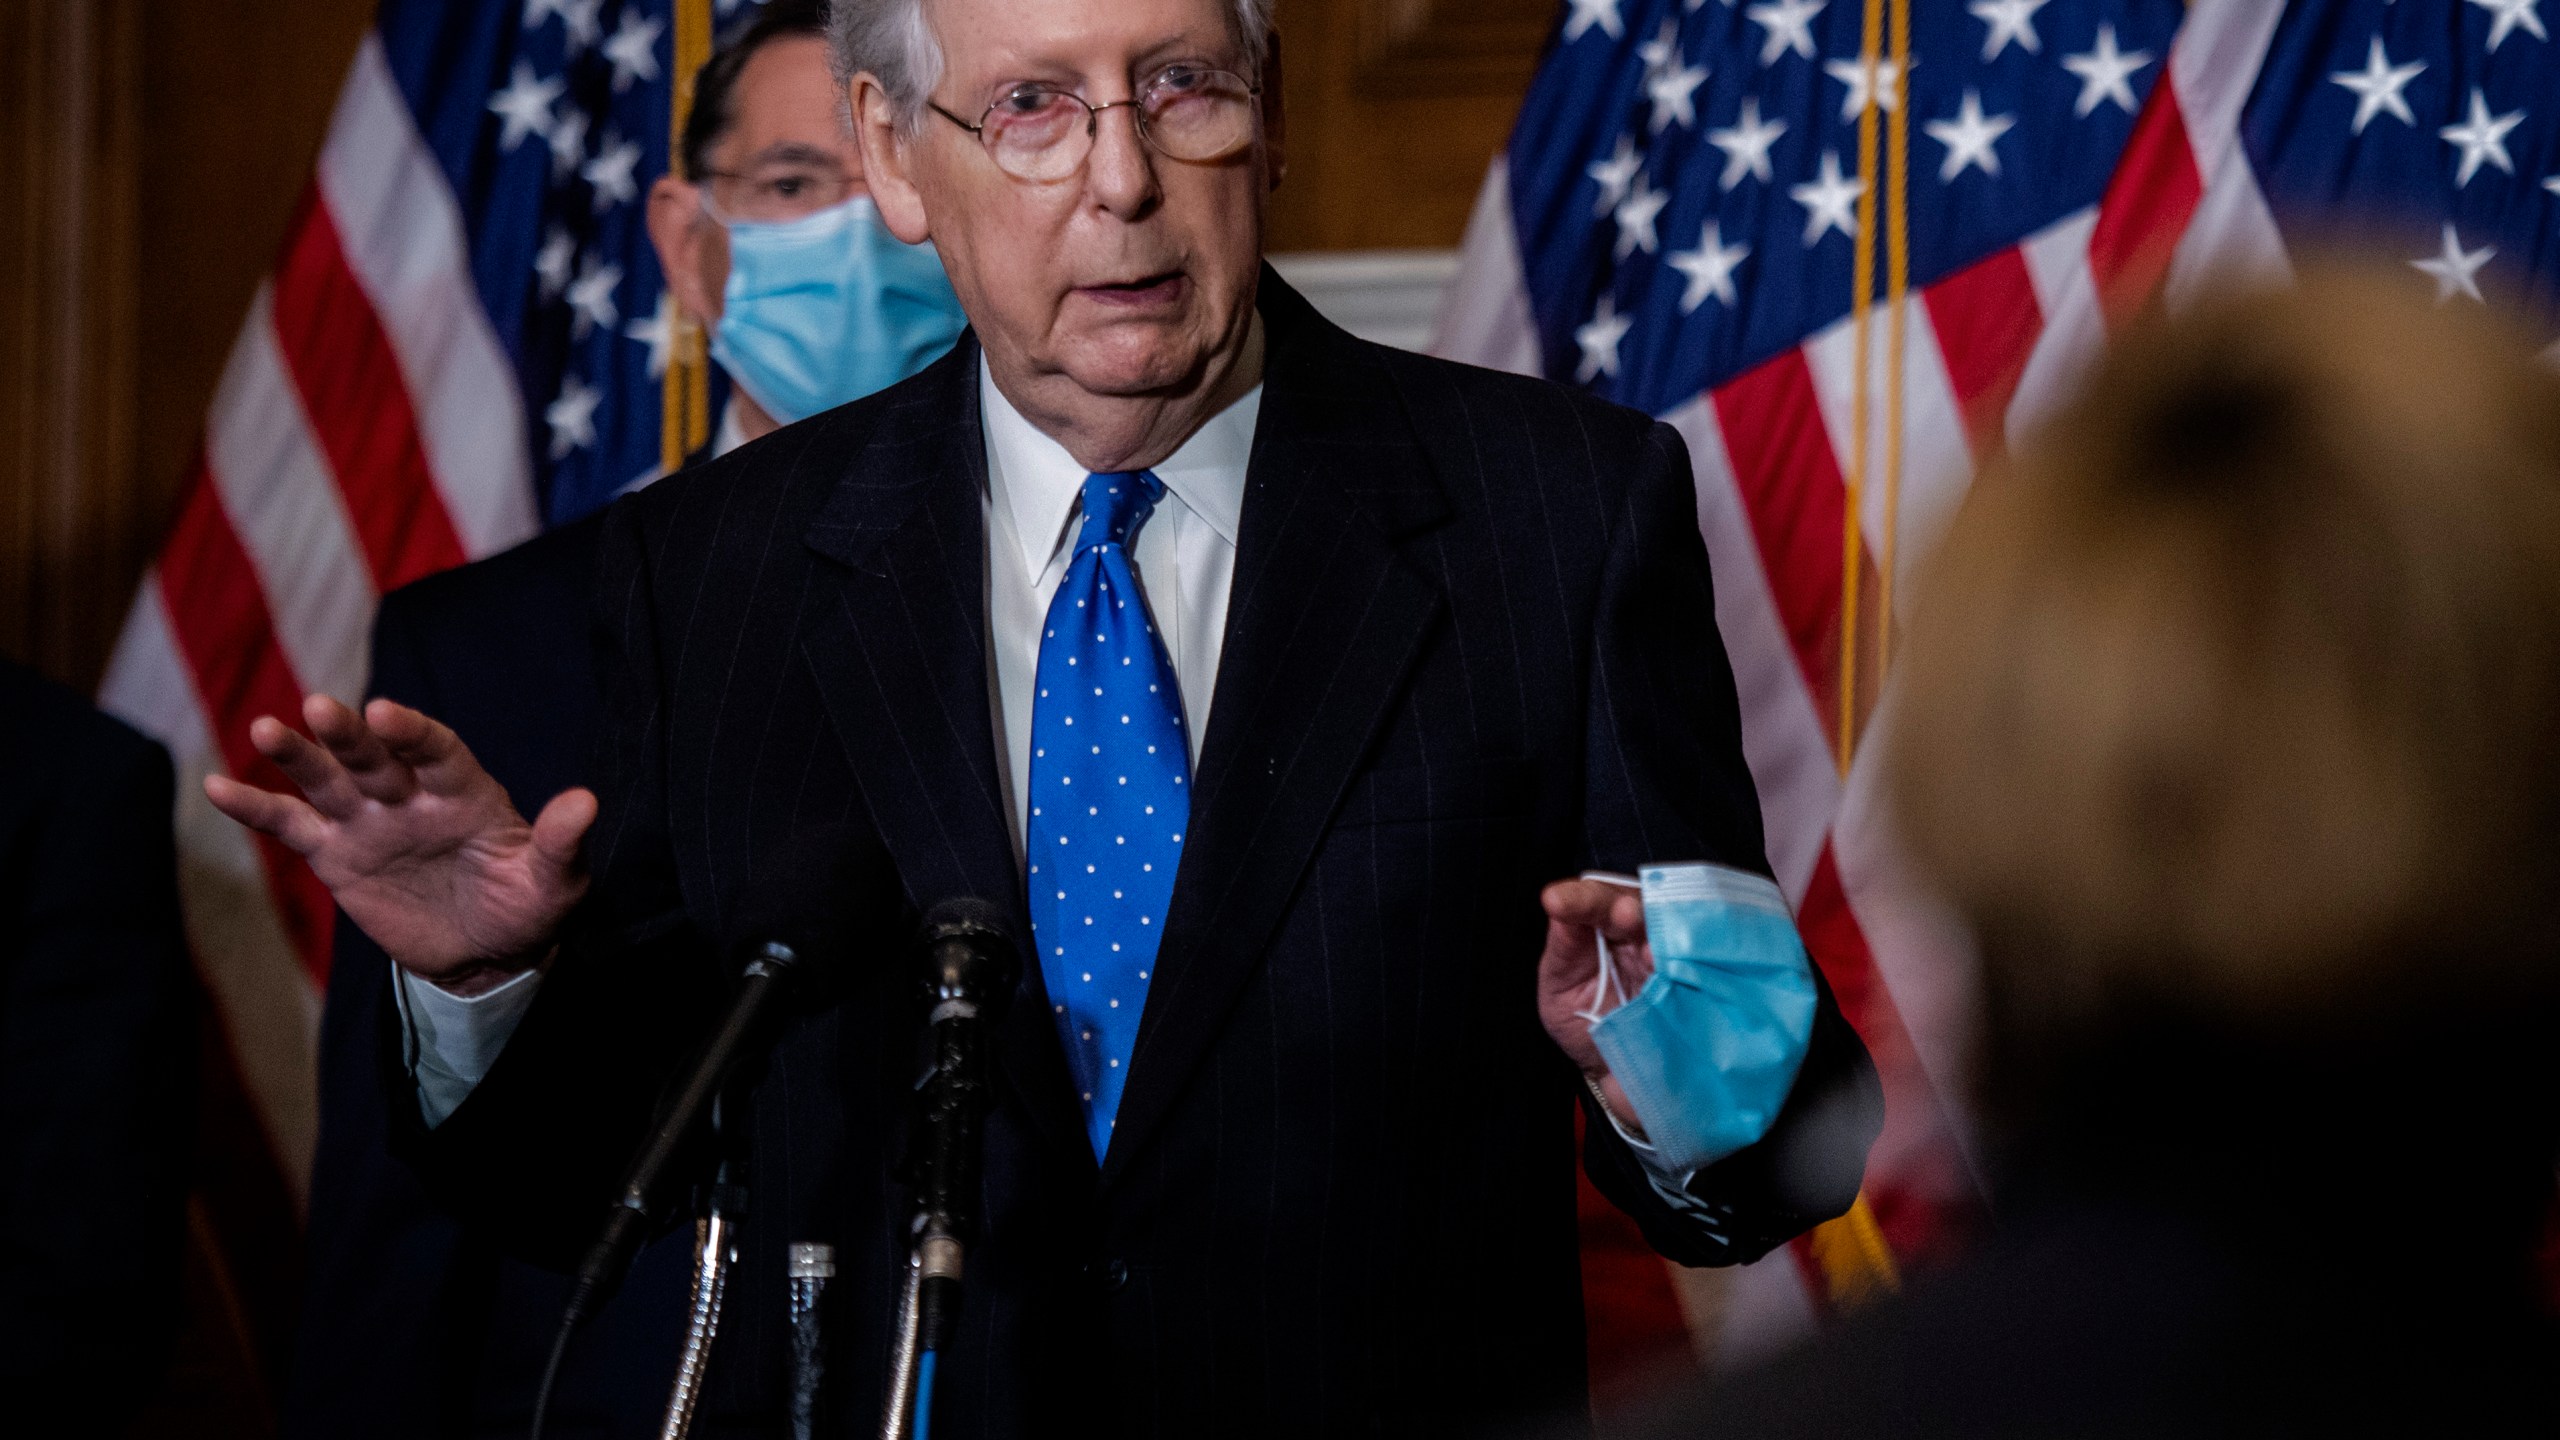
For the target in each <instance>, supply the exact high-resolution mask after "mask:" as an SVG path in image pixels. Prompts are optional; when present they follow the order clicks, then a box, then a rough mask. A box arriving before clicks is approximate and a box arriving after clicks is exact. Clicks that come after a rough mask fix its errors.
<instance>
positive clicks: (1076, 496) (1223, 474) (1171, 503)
mask: <svg viewBox="0 0 2560 1440" xmlns="http://www.w3.org/2000/svg"><path fill="white" fill-rule="evenodd" d="M978 400H979V406H978V414H979V423H980V428H981V431H982V433H983V434H984V435H985V437H986V451H987V489H986V493H985V495H984V496H983V497H982V504H983V506H984V513H985V517H986V536H987V566H986V576H987V638H988V647H987V648H988V651H989V654H990V656H991V659H992V664H991V666H990V669H991V670H992V671H993V675H992V680H993V691H994V693H993V695H992V697H991V703H992V704H993V706H994V711H995V730H996V734H998V735H999V736H1001V737H1003V741H1004V743H1003V745H1002V746H1001V747H1000V753H999V754H998V756H997V764H998V768H999V770H1000V771H1001V772H1002V773H1001V775H1000V777H999V778H1000V780H1001V783H1002V784H1003V786H1004V791H1005V798H1006V801H1007V804H1006V807H1005V813H1006V815H1007V816H1008V817H1009V818H1010V819H1011V820H1012V822H1013V846H1014V854H1015V857H1016V858H1017V859H1019V858H1020V856H1021V853H1022V836H1023V831H1024V829H1025V827H1026V826H1027V824H1028V822H1029V819H1030V804H1031V802H1030V800H1029V798H1028V796H1027V795H1026V794H1025V792H1024V789H1023V784H1022V777H1024V776H1025V775H1027V774H1028V773H1029V772H1030V768H1031V701H1032V696H1033V694H1034V692H1035V691H1036V690H1037V689H1038V686H1039V674H1040V636H1041V633H1042V631H1043V629H1044V628H1045V627H1046V625H1047V622H1048V615H1049V600H1050V597H1051V596H1054V595H1056V594H1057V593H1058V584H1059V582H1060V581H1061V580H1063V579H1065V578H1066V573H1067V561H1068V560H1069V559H1071V558H1073V548H1072V547H1073V545H1074V543H1075V535H1076V530H1077V528H1078V526H1079V525H1080V524H1081V523H1082V521H1083V517H1084V479H1085V475H1086V473H1087V472H1086V470H1085V468H1084V466H1082V465H1081V464H1078V463H1077V461H1076V458H1075V457H1074V456H1072V455H1070V454H1068V453H1067V449H1066V447H1065V446H1063V445H1060V444H1059V443H1058V442H1057V441H1055V440H1053V439H1051V438H1049V436H1047V435H1046V434H1044V433H1042V432H1041V430H1040V429H1039V427H1037V426H1035V425H1033V424H1032V423H1031V422H1030V421H1029V420H1027V419H1025V418H1023V415H1022V412H1021V411H1019V410H1016V409H1014V408H1013V404H1012V402H1011V401H1009V400H1007V399H1005V398H1004V393H1003V392H1002V391H1000V390H998V389H997V388H996V386H995V381H994V379H993V378H992V377H990V376H989V375H988V374H987V370H986V365H985V362H983V361H981V362H980V363H979V367H978ZM1261 413H1262V387H1261V386H1259V385H1257V386H1255V387H1254V388H1253V389H1252V390H1250V391H1248V392H1246V394H1245V395H1244V397H1243V398H1242V399H1239V400H1237V401H1236V402H1235V403H1234V404H1232V405H1229V406H1228V407H1227V408H1226V409H1224V410H1221V411H1219V412H1218V413H1217V414H1216V415H1214V416H1211V417H1210V419H1209V421H1208V423H1207V424H1204V425H1202V426H1201V427H1200V428H1199V429H1198V430H1196V431H1194V432H1193V433H1192V436H1191V438H1190V439H1188V440H1185V441H1184V442H1182V445H1181V447H1180V448H1179V449H1177V450H1175V451H1174V452H1173V454H1172V455H1171V456H1169V457H1167V458H1166V459H1165V460H1164V462H1163V463H1161V464H1159V465H1156V466H1154V467H1153V472H1154V474H1155V477H1156V478H1157V479H1159V480H1161V481H1163V482H1164V488H1165V494H1164V498H1163V499H1162V500H1160V501H1158V502H1157V503H1156V507H1155V510H1154V511H1153V513H1151V514H1150V515H1149V516H1148V517H1147V521H1146V523H1145V524H1144V525H1141V526H1140V527H1138V534H1137V543H1136V544H1135V545H1134V546H1132V547H1131V554H1130V556H1129V561H1130V565H1131V567H1132V568H1133V569H1134V570H1135V572H1136V574H1137V579H1138V588H1139V590H1140V592H1141V593H1142V594H1143V595H1144V597H1145V599H1146V603H1147V609H1148V610H1149V612H1150V613H1151V615H1152V617H1153V619H1154V620H1155V624H1156V631H1157V633H1158V634H1160V635H1161V636H1163V637H1164V643H1165V650H1166V653H1167V654H1168V655H1169V656H1170V657H1171V658H1172V661H1173V675H1174V681H1175V683H1176V684H1177V685H1178V686H1179V687H1180V688H1181V692H1182V714H1183V728H1184V729H1185V731H1186V732H1187V733H1188V739H1189V741H1190V745H1191V760H1192V763H1193V764H1194V765H1197V764H1198V763H1199V760H1200V737H1201V736H1202V735H1203V734H1205V733H1206V732H1207V730H1208V727H1209V700H1210V696H1211V692H1212V691H1214V690H1215V688H1216V686H1217V678H1218V654H1219V651H1220V650H1221V649H1222V648H1223V647H1224V645H1225V644H1226V635H1227V596H1228V593H1229V591H1230V590H1231V589H1232V588H1233V584H1234V581H1235V573H1236V524H1237V521H1238V519H1239V518H1240V517H1241V516H1242V515H1243V513H1244V480H1245V465H1246V462H1247V461H1248V460H1249V459H1250V458H1251V457H1252V454H1253V427H1254V424H1255V422H1256V420H1257V419H1258V418H1259V417H1260V415H1261ZM730 433H731V427H730V426H728V425H726V424H724V425H723V426H722V434H723V436H724V438H725V437H726V436H727V435H729V434H730ZM393 969H394V973H395V977H396V979H395V983H394V984H393V987H392V989H393V993H394V994H395V995H396V996H397V997H398V1000H399V1004H400V1009H401V1014H402V1015H403V1017H404V1018H405V1019H406V1021H407V1025H406V1032H407V1037H408V1039H407V1044H406V1047H405V1048H406V1050H407V1052H408V1053H407V1059H408V1062H409V1073H410V1074H411V1075H412V1076H414V1077H416V1080H417V1082H418V1098H419V1104H420V1109H421V1110H422V1112H423V1113H424V1115H425V1118H426V1122H427V1123H428V1124H429V1125H437V1124H441V1123H442V1122H443V1121H444V1118H445V1117H446V1116H448V1115H451V1114H452V1113H453V1112H454V1110H455V1109H456V1108H458V1107H459V1106H460V1105H461V1104H462V1102H463V1100H464V1099H465V1098H466V1097H468V1096H469V1095H470V1094H471V1091H472V1088H473V1087H475V1086H477V1085H478V1084H479V1083H480V1081H481V1079H482V1078H483V1077H484V1076H486V1075H487V1074H488V1073H489V1067H490V1066H492V1065H494V1064H496V1063H497V1059H498V1052H499V1051H500V1050H502V1049H504V1048H505V1046H506V1043H507V1038H508V1037H509V1036H510V1035H513V1034H514V1033H515V1028H516V1025H517V1023H518V1022H519V1021H521V1020H522V1019H523V1018H524V1013H525V1011H526V1010H527V1009H528V1008H530V1007H531V1005H532V1004H533V997H534V994H535V992H536V991H537V990H539V989H540V988H541V984H542V972H541V971H540V970H528V971H526V972H524V973H523V974H521V975H518V976H516V977H515V978H514V979H512V980H509V981H507V982H506V983H505V984H503V985H499V986H497V987H495V988H493V989H490V990H487V991H484V992H482V993H481V994H479V995H475V996H471V997H469V998H467V999H466V998H464V997H463V996H460V995H456V994H454V993H453V992H451V991H449V990H445V989H443V988H441V987H439V986H436V985H434V984H431V983H429V982H426V981H423V980H419V979H416V978H415V977H413V976H411V975H410V974H409V973H408V972H407V971H405V970H400V969H399V968H398V967H397V966H395V967H393Z"/></svg>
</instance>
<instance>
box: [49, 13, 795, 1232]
mask: <svg viewBox="0 0 2560 1440" xmlns="http://www.w3.org/2000/svg"><path fill="white" fill-rule="evenodd" d="M744 9H745V6H744V5H743V4H742V3H741V0H717V3H716V4H715V3H714V0H384V3H383V4H382V5H381V7H380V10H379V12H378V13H377V15H376V18H375V22H374V25H373V28H372V30H371V32H370V33H368V34H367V36H366V37H365V39H364V41H363V43H362V45H361V47H360V48H359V49H358V51H357V53H356V57H355V61H354V63H353V64H352V65H351V66H350V67H349V69H348V72H347V78H346V82H345V85H344V87H343V89H342V90H341V91H340V93H339V97H338V104H337V109H336V112H335V114H334V115H333V116H332V118H331V121H330V125H329V131H328V135H327V138H326V140H325V141H324V143H323V146H322V149H321V152H320V158H319V161H318V164H317V166H316V169H315V173H314V174H313V176H312V180H311V184H310V187H309V189H308V191H307V192H306V193H305V196H304V198H303V201H302V204H301V206H300V208H299V209H298V211H297V212H296V214H295V216H294V219H293V221H292V224H291V227H290V230H289V232H288V234H287V237H286V239H285V242H284V246H283V250H282V253H281V254H280V255H279V256H278V257H277V260H276V264H275V269H274V271H273V273H272V274H271V275H270V276H269V277H268V278H267V280H266V282H265V284H263V285H262V286H261V287H260V288H259V290H258V292H257V296H256V298H255V300H254V301H253V302H252V303H251V305H250V308H249V315H248V318H247V320H246V321H245V322H244V323H243V324H242V326H241V328H240V333H239V336H238V338H237V339H236V340H235V341H234V343H233V346H232V350H231V355H230V359H229V361H228V363H227V364H226V366H225V368H224V370H223V374H222V378H221V382H220V385H219V387H218V389H217V390H216V392H215V395H214V400H213V405H212V409H211V413H210V414H208V415H207V417H206V420H205V431H204V437H203V443H202V446H201V448H200V451H199V453H198V456H197V458H196V460H195V462H194V466H193V469H192V472H191V473H190V475H189V476H188V478H187V481H186V484H185V487H184V494H183V498H182V501H181V504H180V508H179V514H178V518H177V521H176V523H175V525H174V526H173V527H172V529H171V531H170V534H169V538H168V541H167V543H166V545H165V547H164V548H163V549H162V550H161V552H160V555H159V558H158V561H157V563H156V564H154V565H153V567H152V569H151V571H150V573H149V575H148V576H147V577H146V578H145V579H144V581H143V584H142V588H141V593H140V594H139V595H138V596H137V597H136V599H135V602H134V606H133V610H132V612H131V614H130V616H129V618H128V619H127V621H126V624H125V628H124V632H123V635H122V637H121V639H120V640H119V642H118V644H117V647H116V652H115V657H114V659H113V661H112V662H111V664H110V665H109V667H108V672H107V675H106V678H105V680H104V682H103V683H102V685H101V687H100V700H101V703H103V704H104V705H105V707H106V708H107V709H109V710H111V711H113V712H114V713H116V714H118V715H120V716H122V717H123V718H124V719H126V720H127V721H130V722H131V723H133V724H134V725H136V726H138V727H139V728H141V729H143V730H144V731H146V732H148V733H150V734H152V735H154V736H157V737H158V738H159V739H160V740H161V741H162V742H163V743H165V744H166V745H168V747H169V749H170V751H171V752H172V754H173V755H174V756H175V757H176V759H177V762H178V766H179V770H180V775H181V779H180V784H179V787H178V793H179V802H178V816H177V825H178V836H179V843H180V848H181V854H182V862H181V890H182V895H183V898H184V901H185V905H186V913H187V926H188V933H189V938H190V941H191V942H192V945H193V947H194V950H195V954H196V958H197V963H198V967H199V970H200V972H201V974H202V977H203V979H204V982H205V985H206V988H207V990H208V991H209V992H210V994H211V995H212V997H213V1000H214V1004H215V1008H216V1010H217V1012H218V1014H219V1016H220V1019H221V1022H222V1027H223V1031H224V1033H225V1036H226V1038H227V1039H228V1041H229V1049H230V1051H231V1058H232V1060H233V1062H234V1064H235V1065H236V1068H237V1071H238V1076H239V1079H240V1080H241V1082H242V1085H243V1087H244V1089H245V1091H246V1093H247V1096H248V1098H249V1100H250V1101H251V1103H252V1106H253V1107H254V1109H255V1111H256V1113H257V1118H258V1120H259V1122H260V1124H261V1126H262V1128H263V1130H264V1134H265V1139H266V1141H267V1143H268V1145H269V1146H270V1147H271V1149H272V1152H273V1154H272V1159H273V1161H274V1162H275V1165H276V1169H277V1171H278V1172H279V1173H280V1174H281V1176H282V1177H283V1178H284V1180H285V1182H286V1184H287V1186H288V1187H289V1189H290V1191H291V1193H293V1194H294V1195H296V1196H299V1194H300V1192H301V1189H302V1186H303V1185H304V1183H305V1179H306V1177H307V1176H308V1174H309V1170H310V1162H311V1154H312V1147H313V1143H314V1136H315V1131H316V1126H317V1118H316V1110H315V1084H314V1075H315V1053H316V1047H317V1034H318V1018H319V1005H320V995H321V987H322V985H323V983H324V981H325V979H326V977H327V974H328V968H329V944H330V928H331V921H332V914H333V912H332V909H331V906H330V901H329V896H328V894H327V892H326V891H325V890H323V889H322V888H321V887H320V885H319V883H318V882H317V880H315V879H314V878H313V876H312V875H311V873H310V871H309V870H308V869H307V868H306V867H305V866H304V865H303V864H302V862H301V861H300V860H299V859H298V858H297V857H295V856H294V855H293V854H292V853H291V852H290V851H287V850H285V849H283V848H282V847H281V846H278V845H275V844H273V843H271V842H266V841H264V840H263V839H262V838H257V837H252V836H251V834H250V833H249V832H248V831H245V830H243V829H241V828H240V827H239V826H236V825H234V824H232V823H231V822H230V821H228V820H226V819H224V818H222V817H221V816H220V815H218V814H217V813H215V812H214V810H213V809H212V807H211V806H210V805H208V804H207V803H206V802H205V800H204V799H203V796H202V792H201V789H200V784H199V782H200V780H201V777H202V776H203V775H204V774H205V773H207V772H209V771H219V772H221V773H225V774H229V775H234V776H239V777H242V778H244V779H248V780H251V781H253V782H256V783H260V784H265V785H269V786H276V787H280V786H281V784H282V779H283V777H282V776H281V775H279V774H277V773H275V772H274V770H273V767H271V766H269V765H268V764H267V762H265V761H264V760H262V759H260V758H259V757H258V756H257V754H256V753H255V752H254V751H253V750H251V749H250V747H249V740H248V726H249V722H250V720H251V719H252V718H254V717H256V716H258V715H261V714H271V715H276V716H279V717H287V718H290V717H294V716H296V715H298V714H299V708H298V707H299V698H300V697H301V696H302V695H303V694H305V693H307V692H312V691H318V692H323V693H326V694H329V695H334V696H337V697H339V698H340V699H346V700H352V699H354V698H356V697H357V696H359V695H360V694H361V693H362V692H363V689H364V684H365V678H366V671H367V668H368V660H369V657H368V655H367V640H368V636H369V633H370V630H371V627H372V622H373V612H374V605H375V601H376V598H377V597H378V596H379V595H381V594H382V593H383V592H385V591H388V590H391V589H393V588H395V587H397V586H400V585H404V584H406V583H408V582H409V581H411V580H415V579H417V578H419V577H420V576H422V575H426V574H429V573H431V572H433V571H436V570H440V569H443V568H445V567H447V566H450V565H457V564H460V563H462V562H464V561H466V560H471V559H476V558H479V557H480V556H484V555H488V554H490V553H492V552H494V551H497V550H502V549H504V548H506V547H508V546H510V545H513V544H515V543H517V542H518V541H521V540H524V539H526V538H528V537H530V536H531V535H533V534H534V533H535V532H536V531H537V530H538V529H539V528H541V527H542V526H543V525H545V524H559V523H562V522H565V521H568V520H572V519H575V518H577V517H578V516H580V515H583V514H585V513H587V512H589V511H591V510H593V509H595V508H596V507H598V506H600V505H602V504H603V503H605V502H606V501H607V500H609V499H611V498H612V497H613V495H614V494H616V493H617V492H618V491H621V490H623V489H625V488H627V487H629V486H630V485H632V484H633V483H635V482H638V481H641V480H644V479H646V478H647V477H649V476H651V475H653V474H654V473H656V472H657V470H658V468H659V466H660V463H661V457H662V453H663V451H664V449H665V445H664V440H665V432H664V427H663V423H662V421H663V417H662V413H661V410H662V407H661V395H662V392H663V390H664V388H665V387H664V386H663V385H662V381H661V377H662V376H663V374H664V373H665V371H666V369H667V367H668V365H669V363H670V359H671V357H677V358H678V359H679V364H680V368H681V354H682V352H681V351H680V350H679V348H678V344H677V342H678V340H679V339H680V337H679V336H678V334H677V333H676V331H675V330H674V328H673V327H672V326H671V325H670V321H669V316H670V311H669V308H668V300H667V298H666V294H665V290H664V287H663V285H662V283H661V280H660V277H659V274H658V264H657V257H656V255H655V254H654V253H653V252H652V251H651V249H650V247H649V241H648V236H647V233H646V231H645V228H644V226H643V223H642V221H643V212H644V210H645V205H646V196H647V190H648V186H649V183H650V181H651V180H652V179H653V178H654V177H656V176H658V175H661V174H664V173H665V172H666V170H667V165H668V153H669V148H670V144H669V142H670V119H671V107H672V105H673V103H674V101H673V95H674V91H675V87H676V82H677V80H678V78H679V74H678V72H679V69H680V68H681V67H680V66H679V63H678V62H679V57H680V55H681V56H683V58H685V59H688V60H690V61H691V63H693V64H699V61H700V59H701V54H700V52H701V51H702V50H704V49H707V45H708V36H709V33H710V28H711V26H712V24H713V23H714V22H715V20H722V19H728V18H730V17H731V16H732V15H733V14H742V13H743V11H744ZM680 36H682V37H685V43H684V44H683V45H681V46H680V44H679V38H680ZM704 408H707V402H706V406H705V407H704Z"/></svg>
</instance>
